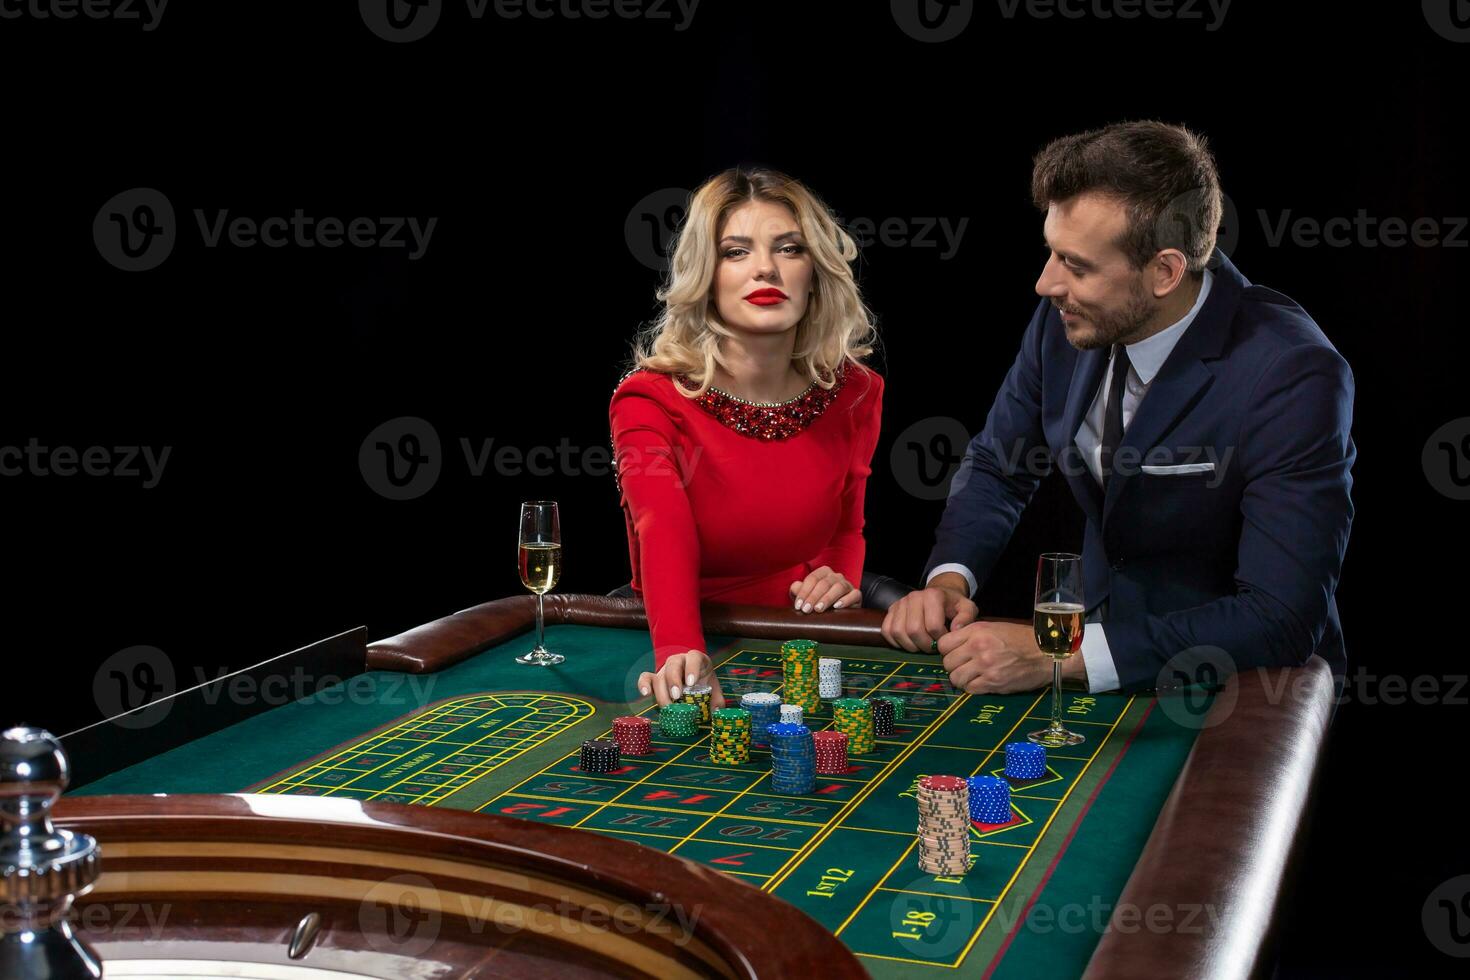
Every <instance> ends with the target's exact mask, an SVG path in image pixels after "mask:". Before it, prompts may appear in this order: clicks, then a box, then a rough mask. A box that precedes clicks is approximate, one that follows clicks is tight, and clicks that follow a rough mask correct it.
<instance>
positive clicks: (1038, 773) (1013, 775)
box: [1006, 742, 1046, 779]
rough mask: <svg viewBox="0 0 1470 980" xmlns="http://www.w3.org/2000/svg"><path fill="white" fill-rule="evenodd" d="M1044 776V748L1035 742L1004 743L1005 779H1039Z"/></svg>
mask: <svg viewBox="0 0 1470 980" xmlns="http://www.w3.org/2000/svg"><path fill="white" fill-rule="evenodd" d="M1045 775H1046V746H1044V745H1037V744H1036V743H1035V742H1007V743H1006V777H1007V778H1009V779H1040V778H1042V777H1043V776H1045Z"/></svg>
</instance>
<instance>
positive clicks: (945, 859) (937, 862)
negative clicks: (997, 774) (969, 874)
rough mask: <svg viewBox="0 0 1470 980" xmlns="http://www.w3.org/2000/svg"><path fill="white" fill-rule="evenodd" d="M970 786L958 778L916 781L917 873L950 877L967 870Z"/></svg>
mask: <svg viewBox="0 0 1470 980" xmlns="http://www.w3.org/2000/svg"><path fill="white" fill-rule="evenodd" d="M969 796H970V784H969V782H968V781H966V780H964V779H961V778H960V777H958V776H925V777H923V778H922V779H920V780H919V787H918V809H919V827H918V836H919V870H920V871H923V872H924V873H925V874H931V875H944V876H947V877H954V876H958V875H962V874H964V873H965V872H966V871H968V870H969V869H970V799H969Z"/></svg>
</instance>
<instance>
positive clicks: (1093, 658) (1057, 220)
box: [883, 122, 1357, 694]
mask: <svg viewBox="0 0 1470 980" xmlns="http://www.w3.org/2000/svg"><path fill="white" fill-rule="evenodd" d="M1032 198H1033V200H1034V202H1035V204H1036V205H1037V207H1038V208H1040V209H1041V210H1043V211H1045V212H1046V219H1045V225H1044V237H1045V241H1046V245H1047V248H1048V249H1049V250H1050V257H1049V258H1048V259H1047V262H1046V266H1045V268H1043V269H1042V272H1041V278H1040V279H1038V280H1037V282H1036V292H1037V294H1038V295H1040V296H1041V297H1042V300H1041V302H1040V303H1039V304H1038V306H1037V308H1036V312H1035V313H1034V314H1033V316H1032V317H1031V322H1030V324H1029V326H1027V328H1026V333H1025V336H1024V337H1023V338H1022V340H1021V350H1020V353H1019V354H1018V355H1017V357H1016V361H1015V364H1014V365H1013V366H1012V368H1011V370H1010V373H1009V374H1008V375H1007V376H1006V380H1005V382H1004V384H1003V385H1002V387H1001V390H1000V392H999V394H998V395H997V396H996V398H995V402H994V404H993V405H992V406H991V409H990V415H989V417H988V418H987V419H986V422H985V428H984V429H983V431H981V432H980V434H979V435H978V436H976V437H975V438H974V439H973V440H972V441H971V442H970V445H969V448H968V450H967V452H966V454H965V458H964V460H963V462H962V464H961V466H960V468H959V470H958V472H957V473H956V475H955V478H954V482H953V484H952V485H951V488H950V494H949V501H948V503H947V505H946V507H945V511H944V516H943V518H942V520H941V521H940V524H939V528H938V530H937V533H936V543H935V546H934V550H933V552H932V553H931V554H930V557H929V561H928V564H927V566H926V568H925V572H924V581H925V583H926V584H925V587H924V588H923V589H921V590H920V591H917V592H913V593H911V594H909V595H907V596H905V597H904V598H903V599H901V600H900V601H899V602H897V603H895V604H894V605H893V606H891V607H890V608H889V610H888V613H887V616H886V618H885V619H884V621H883V635H884V636H885V637H886V638H887V639H888V641H889V642H890V643H892V644H894V645H895V646H899V647H902V648H903V649H905V650H911V651H917V650H925V651H932V652H935V653H938V654H940V655H942V656H943V658H944V666H945V669H946V670H948V671H949V672H950V679H951V681H952V683H953V684H954V685H955V686H956V687H957V688H962V689H964V690H965V691H967V692H969V693H972V694H973V693H981V692H995V693H1002V694H1004V693H1011V692H1015V691H1025V690H1033V689H1036V688H1041V687H1044V686H1046V685H1047V684H1048V683H1049V682H1050V680H1051V669H1052V668H1051V661H1050V660H1049V659H1048V658H1046V657H1044V656H1043V655H1041V653H1040V651H1039V650H1038V648H1037V645H1036V639H1035V637H1034V636H1033V635H1032V631H1031V628H1030V627H1029V626H1021V625H1014V624H1006V623H984V622H977V621H976V617H977V613H978V611H977V609H976V606H975V603H974V602H973V601H972V597H973V596H974V594H975V591H976V590H977V589H978V588H979V586H980V584H981V583H983V582H984V581H985V579H986V577H987V576H988V575H989V573H990V571H991V569H992V568H993V567H994V565H995V563H996V561H997V559H999V557H1000V555H1001V552H1002V551H1003V550H1004V549H1005V546H1006V543H1007V542H1008V541H1009V539H1010V536H1011V533H1012V532H1013V531H1014V529H1015V526H1016V523H1017V521H1018V520H1019V519H1020V516H1021V512H1022V511H1023V510H1024V509H1025V507H1026V504H1027V503H1028V501H1029V500H1030V499H1031V496H1032V493H1033V492H1034V491H1035V489H1036V485H1037V483H1038V482H1039V480H1040V478H1041V477H1042V476H1043V475H1044V474H1045V472H1046V471H1047V470H1048V469H1049V467H1051V466H1056V467H1058V468H1060V469H1061V470H1062V472H1063V473H1064V474H1065V476H1066V479H1067V482H1068V484H1069V485H1070V486H1071V488H1072V493H1073V495H1074V496H1075V498H1076V500H1077V503H1078V505H1079V506H1081V508H1082V509H1083V511H1084V512H1085V513H1086V516H1087V524H1086V532H1085V535H1084V540H1083V547H1082V557H1083V578H1084V589H1085V592H1086V595H1085V599H1086V603H1087V609H1088V624H1089V625H1088V626H1087V627H1086V629H1085V631H1084V635H1083V642H1082V650H1081V655H1080V656H1076V657H1073V658H1071V659H1070V660H1068V661H1066V663H1065V665H1064V673H1063V676H1064V678H1070V679H1071V680H1072V681H1073V682H1075V683H1079V684H1082V685H1084V686H1085V687H1086V688H1087V689H1088V690H1090V691H1093V692H1098V691H1111V690H1121V691H1125V692H1134V691H1140V690H1147V689H1151V688H1154V687H1156V686H1157V685H1158V684H1159V683H1160V680H1161V677H1163V676H1165V675H1167V674H1168V673H1169V671H1171V670H1172V669H1173V666H1174V665H1175V664H1177V663H1178V662H1179V661H1180V659H1181V658H1186V659H1189V658H1193V659H1195V660H1196V661H1200V660H1203V661H1208V662H1211V663H1215V664H1216V666H1217V667H1219V666H1220V665H1221V664H1224V665H1225V666H1226V668H1227V669H1228V668H1229V667H1232V666H1233V668H1234V669H1243V668H1247V667H1254V666H1291V665H1298V664H1301V663H1304V662H1305V661H1306V660H1307V659H1308V658H1309V657H1311V656H1312V655H1313V654H1317V655H1319V656H1321V657H1323V658H1324V659H1325V660H1327V661H1328V663H1329V665H1330V666H1331V667H1332V668H1333V670H1334V672H1336V673H1338V674H1339V675H1340V674H1341V673H1342V672H1343V670H1344V667H1345V663H1346V654H1345V651H1344V647H1343V638H1342V631H1341V627H1340V623H1339V620H1338V613H1337V604H1336V600H1335V598H1334V596H1335V593H1336V590H1337V581H1338V575H1339V572H1340V569H1341V566H1342V558H1343V552H1344V550H1345V549H1346V547H1347V541H1348V531H1349V528H1350V526H1351V524H1352V517H1353V504H1352V500H1351V498H1350V495H1349V491H1350V489H1351V486H1352V477H1351V474H1350V471H1351V468H1352V465H1353V461H1354V459H1355V458H1356V456H1357V451H1356V448H1355V447H1354V445H1353V441H1352V438H1351V436H1350V434H1349V429H1350V427H1351V423H1352V401H1353V377H1352V372H1351V371H1350V370H1349V368H1348V365H1347V362H1346V361H1344V360H1343V358H1342V356H1341V355H1339V354H1338V352H1337V350H1336V349H1335V348H1334V347H1333V346H1332V344H1331V343H1329V342H1328V340H1327V338H1326V336H1324V335H1323V333H1322V331H1321V330H1320V329H1319V328H1318V327H1317V325H1316V324H1315V323H1314V322H1313V321H1312V319H1311V317H1309V316H1308V315H1307V314H1306V312H1305V311H1304V310H1303V309H1302V308H1301V307H1300V306H1298V305H1297V304H1296V303H1294V302H1293V301H1292V300H1290V299H1288V298H1287V297H1285V296H1283V295H1281V294H1280V293H1277V292H1274V291H1272V290H1270V289H1266V288H1264V287H1262V286H1255V285H1252V284H1251V283H1250V282H1248V281H1247V280H1246V279H1245V278H1244V277H1243V276H1242V275H1241V274H1240V272H1239V271H1238V270H1237V269H1236V268H1235V266H1234V265H1232V264H1231V262H1230V260H1229V259H1228V258H1226V257H1225V256H1224V255H1223V254H1221V253H1218V252H1216V250H1215V233H1216V229H1217V228H1218V227H1219V223H1220V215H1221V196H1220V187H1219V178H1218V176H1217V175H1216V170H1215V164H1214V160H1213V158H1212V157H1211V155H1210V152H1209V149H1208V147H1207V145H1206V143H1205V141H1204V140H1203V139H1202V138H1200V137H1199V136H1197V135H1195V134H1194V133H1191V132H1190V131H1188V130H1186V129H1184V128H1182V127H1178V126H1170V125H1165V124H1163V123H1158V122H1130V123H1122V124H1118V125H1113V126H1109V127H1107V128H1105V129H1101V130H1096V131H1092V132H1087V133H1081V134H1079V135H1074V136H1067V137H1063V138H1062V139H1058V140H1056V141H1054V142H1053V143H1051V144H1050V145H1049V146H1047V147H1046V148H1045V149H1044V150H1042V152H1041V153H1040V154H1038V155H1037V157H1036V160H1035V166H1034V170H1033V174H1032ZM1167 686H1172V685H1167Z"/></svg>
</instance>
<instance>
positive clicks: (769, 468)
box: [609, 363, 883, 669]
mask: <svg viewBox="0 0 1470 980" xmlns="http://www.w3.org/2000/svg"><path fill="white" fill-rule="evenodd" d="M681 383H685V384H686V387H688V388H689V389H690V390H693V385H692V384H687V383H686V382H684V381H681V380H676V379H675V378H674V377H673V376H670V375H668V374H662V373H659V372H656V371H649V370H641V371H635V372H633V373H632V374H630V375H628V376H627V377H626V378H624V379H623V381H622V383H621V384H619V385H618V388H617V390H616V391H615V392H614V393H613V398H612V404H611V406H610V407H609V418H610V422H611V425H612V436H613V450H614V458H615V460H616V466H617V477H618V483H619V489H620V492H621V504H622V508H623V513H624V516H625V518H626V521H627V529H628V557H629V560H630V562H631V564H632V566H633V590H634V592H635V593H637V594H638V595H639V596H641V597H642V599H643V601H644V605H645V607H646V608H647V611H648V622H649V629H650V630H651V631H652V633H653V645H654V665H655V667H654V669H658V668H659V667H662V666H663V663H664V661H665V660H667V659H668V657H670V656H671V655H673V654H676V653H685V652H687V651H689V650H704V648H705V643H704V634H703V630H702V627H701V623H700V616H699V603H700V601H701V600H715V601H720V602H734V603H749V604H753V605H763V606H780V605H784V604H787V603H790V602H791V601H792V599H791V595H790V587H791V583H792V582H795V581H799V580H801V579H803V578H805V577H806V576H807V574H808V573H810V572H811V571H812V570H813V569H816V568H819V567H821V566H822V565H827V566H830V567H831V568H833V569H834V570H836V571H838V572H841V573H842V575H843V576H845V577H846V578H847V580H848V581H849V582H851V583H853V585H854V586H855V587H856V586H858V585H859V584H860V583H861V581H862V572H863V552H864V543H863V533H862V532H863V496H864V492H865V490H866V487H867V479H868V475H869V473H870V472H871V462H872V458H873V451H874V449H875V448H876V447H877V444H878V429H879V421H880V415H881V412H882V407H883V378H882V377H881V376H880V375H878V374H877V373H876V372H874V371H872V370H870V369H868V368H867V367H864V366H861V365H856V364H851V363H844V364H843V366H842V367H840V368H838V370H837V373H836V383H835V384H834V386H833V388H832V389H830V390H829V389H823V388H821V387H820V386H818V385H815V384H814V385H812V386H811V387H810V388H808V389H807V390H806V391H805V392H803V393H802V394H801V395H799V396H797V397H796V398H794V399H792V400H790V401H787V402H782V403H780V404H779V405H774V406H772V405H761V404H755V403H750V402H745V401H742V400H740V399H737V398H734V397H732V396H730V395H727V394H725V393H724V392H721V391H719V390H717V389H711V390H709V391H706V392H705V394H703V395H701V396H700V397H699V398H697V399H691V398H689V397H688V396H686V395H682V394H680V393H679V392H678V391H676V390H675V389H674V386H675V385H676V384H681Z"/></svg>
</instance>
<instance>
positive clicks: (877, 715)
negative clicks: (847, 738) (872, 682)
mask: <svg viewBox="0 0 1470 980" xmlns="http://www.w3.org/2000/svg"><path fill="white" fill-rule="evenodd" d="M868 703H869V704H871V705H872V706H873V734H874V735H875V736H877V737H878V738H884V737H891V736H892V735H893V716H894V711H893V702H892V701H889V700H888V699H887V698H869V699H868Z"/></svg>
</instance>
